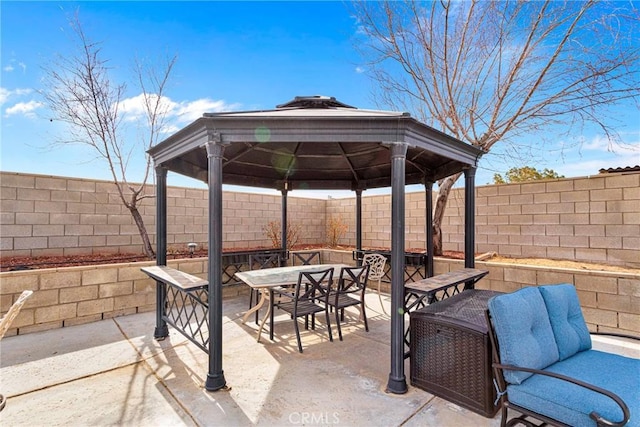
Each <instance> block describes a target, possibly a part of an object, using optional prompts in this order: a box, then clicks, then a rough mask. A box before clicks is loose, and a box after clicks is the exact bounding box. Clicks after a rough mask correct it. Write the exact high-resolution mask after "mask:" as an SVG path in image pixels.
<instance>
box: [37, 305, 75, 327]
mask: <svg viewBox="0 0 640 427" xmlns="http://www.w3.org/2000/svg"><path fill="white" fill-rule="evenodd" d="M74 317H76V304H75V303H72V304H59V305H54V306H50V307H38V308H36V309H35V323H47V322H57V321H62V320H65V319H72V318H74Z"/></svg>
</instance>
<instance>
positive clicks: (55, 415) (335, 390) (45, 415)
mask: <svg viewBox="0 0 640 427" xmlns="http://www.w3.org/2000/svg"><path fill="white" fill-rule="evenodd" d="M367 297H368V300H367V301H368V307H369V309H368V314H369V319H370V325H369V326H370V332H369V333H367V332H365V331H364V327H363V324H362V322H359V321H357V316H358V314H357V311H355V310H354V311H351V312H348V313H347V319H346V320H347V322H346V323H345V324H344V325H343V326H344V328H343V333H344V341H342V342H340V341H339V340H337V339H336V340H335V341H334V342H333V343H332V342H329V341H328V337H327V334H326V326H325V324H324V322H323V319H321V317H322V316H320V317H319V319H320V320H319V321H318V322H317V324H316V331H313V330H309V331H305V330H304V329H302V330H301V331H302V332H301V333H302V340H303V346H304V350H305V351H304V353H303V354H300V353H298V351H297V347H296V339H295V333H294V329H293V323H292V322H291V321H290V320H289V319H287V318H286V314H285V315H282V314H281V315H280V316H278V317H277V318H276V320H277V321H278V319H279V320H280V324H279V325H278V327H277V329H276V337H275V340H274V341H273V342H272V341H269V339H268V331H267V332H266V333H263V338H262V342H261V343H257V342H256V331H257V326H256V325H255V324H254V323H253V322H251V321H249V322H248V323H247V324H246V325H243V324H242V322H241V320H240V318H241V315H242V314H243V313H244V311H245V310H246V308H247V299H246V297H240V298H234V299H229V300H225V301H224V304H223V305H224V326H223V340H224V348H223V357H224V365H223V367H224V370H225V377H226V378H227V383H228V385H229V386H230V387H229V389H226V390H221V391H218V392H214V393H209V392H207V391H205V390H204V382H205V380H206V378H205V377H206V372H207V368H208V366H207V364H208V357H207V355H206V354H205V353H204V352H202V351H201V350H200V349H198V348H197V347H196V346H195V345H193V344H192V343H190V342H189V341H188V340H186V339H185V338H184V337H182V335H180V334H179V333H177V332H176V331H175V330H173V329H171V328H170V336H169V337H167V339H165V340H164V341H160V342H158V341H156V340H154V339H153V330H154V325H155V315H154V313H143V314H136V315H130V316H124V317H118V318H115V319H110V320H103V321H101V322H96V323H91V324H86V325H80V326H73V327H66V328H62V329H56V330H50V331H46V332H40V333H33V334H29V335H23V336H16V337H9V338H5V339H4V340H3V341H2V346H1V348H0V352H1V366H2V369H1V370H0V374H1V377H0V380H1V383H0V384H1V385H0V391H1V392H2V393H3V394H4V395H5V396H6V397H8V402H7V406H6V408H5V409H4V411H2V412H1V413H0V424H2V425H3V426H20V425H29V426H33V425H45V424H46V425H136V426H146V425H149V426H159V425H171V426H177V425H203V426H205V425H234V426H244V425H371V424H372V423H373V424H375V425H388V426H399V425H405V426H413V425H416V426H417V425H433V426H454V425H455V426H464V425H469V426H471V425H473V426H483V425H484V426H497V425H498V424H499V419H498V418H495V419H487V418H484V417H482V416H480V415H477V414H475V413H473V412H470V411H468V410H466V409H463V408H460V407H459V406H457V405H454V404H452V403H449V402H446V401H445V400H443V399H440V398H437V397H434V396H433V395H431V394H429V393H427V392H424V391H422V390H420V389H418V388H416V387H409V391H408V393H406V394H403V395H396V394H388V393H385V391H384V388H385V386H386V381H387V376H388V366H389V362H388V357H389V323H388V316H387V315H386V314H385V313H384V311H383V310H382V309H381V306H380V302H379V299H378V295H377V294H376V293H369V294H368V296H367ZM383 301H384V303H385V304H388V301H387V298H386V297H384V296H383ZM387 312H388V310H387ZM333 327H334V332H335V325H334V326H333ZM336 335H337V334H336ZM406 363H407V366H406V372H407V373H408V372H409V366H408V361H407V362H406Z"/></svg>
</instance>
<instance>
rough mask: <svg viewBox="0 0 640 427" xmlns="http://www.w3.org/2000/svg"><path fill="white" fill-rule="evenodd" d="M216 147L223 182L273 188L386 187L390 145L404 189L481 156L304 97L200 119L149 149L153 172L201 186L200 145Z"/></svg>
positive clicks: (401, 123)
mask: <svg viewBox="0 0 640 427" xmlns="http://www.w3.org/2000/svg"><path fill="white" fill-rule="evenodd" d="M212 139H213V140H214V141H216V142H219V143H221V144H222V145H223V146H224V147H225V148H224V154H223V178H222V179H223V183H224V184H234V185H244V186H253V187H264V188H273V189H278V190H280V189H284V188H287V189H289V190H295V189H351V190H355V189H367V188H377V187H388V186H390V185H391V149H390V147H391V145H393V144H396V143H406V144H407V146H408V150H407V156H406V174H405V181H406V184H407V185H408V184H417V183H421V182H425V181H430V182H434V181H436V180H438V179H441V178H444V177H446V176H449V175H451V174H454V173H457V172H460V171H462V170H463V169H464V168H466V167H469V166H472V167H475V166H477V161H478V159H479V158H480V156H481V155H482V154H483V152H482V150H480V149H478V148H477V147H474V146H471V145H469V144H466V143H464V142H462V141H460V140H457V139H455V138H453V137H450V136H448V135H446V134H444V133H442V132H440V131H438V130H436V129H433V128H431V127H429V126H427V125H425V124H423V123H421V122H419V121H417V120H416V119H414V118H413V117H411V116H410V115H409V114H408V113H403V112H395V111H380V110H365V109H358V108H354V107H351V106H349V105H346V104H343V103H342V102H340V101H337V100H336V99H335V98H333V97H324V96H305V97H296V98H295V99H294V100H292V101H290V102H288V103H285V104H281V105H278V106H277V107H276V108H275V109H273V110H260V111H240V112H225V113H212V114H204V115H203V117H201V118H199V119H197V120H196V121H194V122H193V123H191V124H189V125H188V126H186V127H185V128H183V129H181V130H180V131H178V132H176V133H175V134H174V135H172V136H170V137H169V138H167V139H166V140H164V141H162V142H161V143H159V144H158V145H156V146H154V147H153V148H151V149H150V150H149V153H150V154H151V156H152V157H153V159H154V161H155V163H156V166H162V167H165V168H167V169H168V170H170V171H173V172H176V173H179V174H182V175H186V176H189V177H192V178H195V179H199V180H202V181H205V182H206V181H207V167H208V164H207V152H206V148H205V144H206V143H207V142H208V141H211V140H212Z"/></svg>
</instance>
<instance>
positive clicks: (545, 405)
mask: <svg viewBox="0 0 640 427" xmlns="http://www.w3.org/2000/svg"><path fill="white" fill-rule="evenodd" d="M488 306H489V309H488V310H487V322H488V325H489V329H490V332H491V333H490V339H491V341H492V347H493V360H494V364H493V367H494V370H495V374H496V387H497V389H498V390H497V391H498V395H499V396H500V397H499V398H500V399H501V401H502V405H501V406H502V421H501V425H502V426H512V425H516V424H524V425H527V426H533V425H535V424H533V423H532V422H531V418H535V419H538V420H540V421H542V422H543V423H547V424H551V425H556V426H624V425H627V426H636V427H638V426H640V360H639V359H633V358H629V357H624V356H620V355H617V354H611V353H605V352H601V351H597V350H593V349H592V348H591V336H590V333H589V330H588V329H587V325H586V323H585V321H584V317H583V315H582V310H581V308H580V302H579V300H578V295H577V293H576V290H575V287H574V286H573V285H569V284H560V285H548V286H540V287H527V288H523V289H520V290H519V291H516V292H513V293H510V294H503V295H498V296H496V297H494V298H492V299H491V300H489V304H488ZM606 335H618V336H620V335H619V334H606ZM628 338H634V339H638V338H637V337H628ZM508 409H513V410H516V411H517V412H519V413H520V415H519V416H518V417H515V418H512V419H511V420H508V414H507V412H508Z"/></svg>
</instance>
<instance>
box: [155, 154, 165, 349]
mask: <svg viewBox="0 0 640 427" xmlns="http://www.w3.org/2000/svg"><path fill="white" fill-rule="evenodd" d="M156 265H167V170H166V169H165V168H163V167H161V166H159V167H156ZM165 298H166V289H165V284H164V283H162V282H160V281H157V280H156V329H155V331H154V332H153V337H154V338H155V339H164V338H165V337H167V336H168V335H169V328H168V327H167V322H166V321H165V320H164V300H165Z"/></svg>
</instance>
